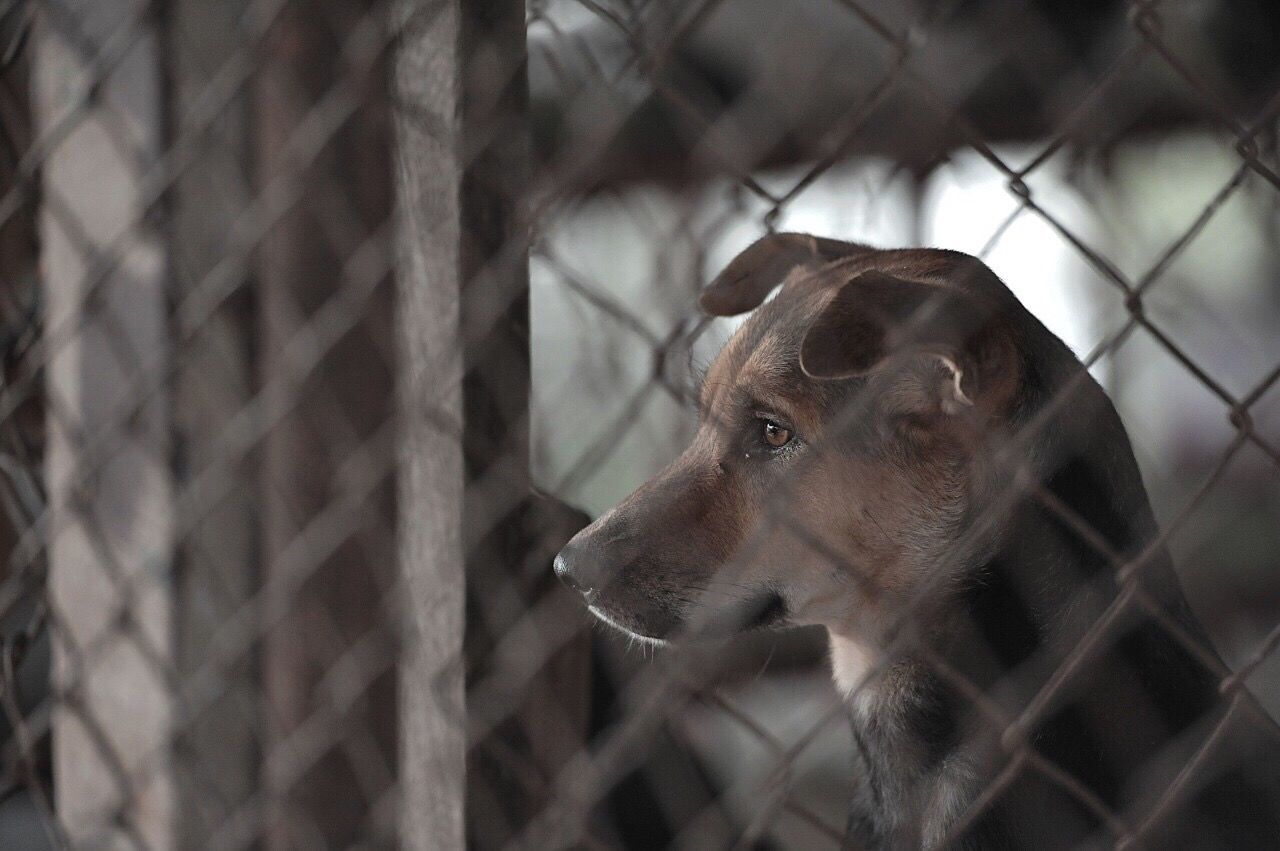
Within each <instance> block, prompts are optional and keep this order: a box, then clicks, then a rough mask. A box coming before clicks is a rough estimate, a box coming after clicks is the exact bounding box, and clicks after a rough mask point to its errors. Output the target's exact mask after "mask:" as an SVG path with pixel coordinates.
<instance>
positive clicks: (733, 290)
mask: <svg viewBox="0 0 1280 851" xmlns="http://www.w3.org/2000/svg"><path fill="white" fill-rule="evenodd" d="M874 250H875V249H872V248H867V247H866V246H863V245H857V244H855V243H852V242H841V241H839V240H835V239H825V238H823V237H819V236H809V235H808V234H803V233H771V234H768V235H767V236H762V237H761V238H760V239H757V240H756V241H755V242H753V243H751V245H750V246H748V247H747V248H746V249H745V250H743V252H742V253H741V254H739V255H738V256H737V257H735V258H733V260H731V261H730V262H729V265H728V266H726V267H725V268H724V271H723V272H721V273H720V274H719V275H716V278H715V280H714V281H712V282H711V283H710V284H709V285H708V286H707V288H706V289H705V290H703V291H702V295H701V297H700V298H699V303H700V304H701V305H702V309H703V310H704V311H706V312H707V313H709V314H710V315H712V316H737V315H738V314H740V313H746V312H747V311H750V310H755V309H756V308H757V307H759V306H760V305H761V303H763V302H764V300H765V297H766V296H767V295H769V293H770V291H771V290H773V288H774V287H776V286H777V285H778V284H780V283H782V282H783V281H784V280H786V277H787V275H788V274H790V273H791V270H793V269H795V268H796V267H797V266H809V267H812V268H815V269H816V268H818V267H819V266H822V265H824V264H826V263H829V262H831V261H832V260H836V259H839V258H841V257H848V256H852V255H854V254H858V253H861V252H871V251H874Z"/></svg>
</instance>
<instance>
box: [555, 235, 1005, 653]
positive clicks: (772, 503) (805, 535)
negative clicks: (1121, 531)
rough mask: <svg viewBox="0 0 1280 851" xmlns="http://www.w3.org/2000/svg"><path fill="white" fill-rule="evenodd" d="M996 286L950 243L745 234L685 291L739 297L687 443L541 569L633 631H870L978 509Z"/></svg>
mask: <svg viewBox="0 0 1280 851" xmlns="http://www.w3.org/2000/svg"><path fill="white" fill-rule="evenodd" d="M779 284H781V285H782V289H781V290H780V292H779V293H778V295H777V296H776V297H775V298H774V299H772V300H769V301H767V302H766V297H767V296H768V294H769V293H770V292H771V291H772V290H773V289H774V288H776V287H777V286H778V285H779ZM1007 295H1008V293H1007V290H1005V289H1004V287H1003V285H1002V284H1000V283H999V281H998V280H996V279H995V277H994V275H992V273H991V272H990V271H989V270H988V269H987V268H986V266H984V265H983V264H982V263H980V262H979V261H977V260H975V259H974V258H971V257H968V256H966V255H962V254H957V253H954V252H947V251H933V250H907V251H877V250H874V249H870V248H865V247H862V246H857V245H852V244H848V243H841V242H835V241H832V240H825V239H817V238H814V237H809V236H802V235H798V234H774V235H771V236H767V237H765V238H763V239H761V240H760V241H758V242H757V243H755V244H754V245H752V246H751V247H750V248H748V249H747V250H746V251H744V252H743V253H742V254H741V255H739V256H738V257H737V258H736V259H735V260H734V261H733V262H732V263H731V264H730V265H729V266H728V267H727V268H726V269H725V270H724V272H722V273H721V274H720V275H719V276H718V277H717V278H716V280H715V281H713V282H712V284H711V285H710V286H709V287H708V289H707V290H706V291H705V292H704V293H703V296H702V306H703V308H704V309H705V310H706V311H707V312H708V313H711V314H713V315H717V316H730V315H736V314H741V313H746V312H748V311H752V310H754V311H755V312H754V314H753V315H752V316H751V317H750V318H749V319H748V320H747V321H746V322H745V323H744V324H743V325H742V326H741V327H740V328H739V330H738V331H737V332H736V333H735V334H734V335H733V337H732V338H731V339H730V340H729V342H728V343H727V344H726V345H725V347H724V349H723V350H722V351H721V352H720V354H719V356H718V357H717V358H716V359H715V361H714V363H713V364H712V365H711V367H710V369H709V370H708V372H707V375H706V379H705V381H704V383H703V386H702V388H701V391H700V398H699V427H698V430H697V433H696V436H695V437H694V439H693V442H692V444H691V445H690V446H689V447H688V448H687V449H686V450H685V451H684V452H683V454H681V455H680V457H679V458H677V459H676V460H675V461H674V462H673V463H672V464H671V465H670V466H669V467H667V468H666V469H665V470H663V471H662V472H661V473H659V474H658V475H657V476H656V477H655V478H653V479H652V480H651V481H649V482H647V483H645V484H644V485H643V486H641V487H640V488H639V489H638V490H637V491H636V492H635V493H633V494H631V496H629V497H627V498H626V499H625V500H623V502H622V503H621V504H620V505H618V506H617V507H616V508H614V509H613V510H612V511H610V512H608V513H607V514H605V515H604V516H602V517H600V518H599V519H598V520H597V521H596V522H595V523H593V524H591V525H590V526H589V527H587V528H586V529H584V530H582V531H581V532H580V533H578V535H577V536H575V537H574V538H573V540H572V541H570V543H569V544H568V545H567V546H566V547H565V549H564V550H563V551H562V552H561V553H560V555H559V557H558V558H557V559H556V572H557V574H559V576H560V577H561V578H562V579H563V580H564V581H565V582H566V583H568V584H569V585H570V586H571V587H572V588H574V589H575V590H577V591H578V592H579V593H581V594H582V595H583V597H584V598H585V599H586V602H587V604H588V605H589V607H590V608H591V611H592V612H593V613H594V614H596V615H597V616H598V617H600V618H601V619H602V620H605V621H607V622H608V623H610V624H612V625H613V626H616V627H619V628H621V629H623V630H625V631H627V632H630V633H632V634H634V635H637V636H639V637H643V638H649V639H666V638H670V637H671V636H673V635H675V634H679V633H682V632H685V631H701V630H704V629H711V630H715V631H720V632H723V631H724V630H726V629H728V630H733V629H740V628H744V627H753V626H769V625H781V624H813V623H818V624H824V625H826V626H828V627H830V628H831V629H832V630H833V631H838V632H840V633H841V634H851V633H852V634H858V633H870V632H874V630H875V629H876V628H877V625H878V624H879V623H881V622H882V621H883V618H884V616H885V615H886V614H887V613H888V611H889V610H890V609H891V607H892V601H893V600H895V599H898V598H901V597H902V596H903V595H905V594H907V593H909V591H910V589H911V588H912V587H913V586H914V585H915V584H917V583H918V582H920V581H921V580H922V578H924V577H923V576H922V572H924V571H928V570H931V569H936V565H938V564H939V563H941V559H940V558H939V555H940V553H942V552H943V551H944V550H945V549H946V548H947V547H948V546H949V545H951V543H952V542H954V541H955V540H956V539H957V537H958V536H959V534H960V532H961V531H963V529H964V527H965V526H966V524H967V523H968V522H969V520H970V518H971V517H972V516H973V515H974V514H975V513H976V512H977V511H978V509H980V508H981V507H982V501H983V499H984V493H985V492H986V491H987V488H988V480H989V479H990V478H991V471H990V470H989V469H988V468H987V465H986V464H985V462H984V455H985V454H986V453H985V452H984V446H986V445H987V437H988V436H989V435H990V434H992V433H993V432H995V431H998V430H999V429H1000V428H1001V427H1002V426H1003V424H1005V423H1006V422H1007V420H1008V418H1009V416H1010V412H1011V410H1012V408H1013V406H1014V405H1015V401H1016V396H1017V390H1018V387H1019V375H1020V372H1021V370H1022V365H1021V362H1020V359H1019V356H1018V346H1017V345H1016V342H1015V338H1014V336H1013V334H1012V333H1011V331H1010V327H1009V324H1008V322H1007V316H1006V312H1007V310H1008V303H1007V300H1006V298H1005V297H1006V296H1007ZM1010 298H1011V297H1010ZM868 637H869V636H868Z"/></svg>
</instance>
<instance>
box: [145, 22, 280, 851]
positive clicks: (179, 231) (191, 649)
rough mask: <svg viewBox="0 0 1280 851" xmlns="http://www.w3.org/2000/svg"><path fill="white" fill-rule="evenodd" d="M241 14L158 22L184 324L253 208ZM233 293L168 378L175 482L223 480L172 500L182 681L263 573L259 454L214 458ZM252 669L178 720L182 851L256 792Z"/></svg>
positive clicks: (233, 666)
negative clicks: (212, 490)
mask: <svg viewBox="0 0 1280 851" xmlns="http://www.w3.org/2000/svg"><path fill="white" fill-rule="evenodd" d="M246 6H248V0H221V2H218V3H209V2H206V0H170V2H169V3H168V6H167V13H166V14H165V16H164V18H163V21H164V27H165V30H164V34H165V39H164V49H163V54H164V58H165V68H166V72H167V75H168V79H169V86H168V87H167V89H166V96H167V98H168V103H169V110H168V113H169V117H168V124H169V127H170V129H171V133H172V136H173V139H172V140H171V141H172V142H173V143H176V144H181V145H182V146H183V147H184V149H185V150H187V151H188V152H189V154H188V156H189V157H190V162H189V164H188V165H187V167H186V168H185V169H184V170H183V171H182V172H181V173H180V174H179V175H178V177H177V180H176V181H175V182H174V184H173V186H172V187H171V188H170V190H169V192H168V197H167V202H168V203H167V205H166V206H165V211H166V213H167V215H168V234H169V246H170V257H171V268H172V272H173V274H172V293H173V303H174V304H175V305H178V308H177V313H178V314H179V315H180V316H181V315H183V313H184V311H183V308H182V305H184V304H187V303H189V300H197V299H199V298H200V295H201V293H202V288H206V287H207V282H208V281H209V279H210V277H211V276H212V275H215V274H216V272H215V270H217V269H219V267H220V265H221V264H225V263H226V262H227V261H228V255H229V254H230V253H231V252H233V251H236V250H239V249H237V248H235V247H234V246H235V240H234V238H233V236H232V235H233V233H234V231H235V226H236V221H237V219H238V218H239V217H240V216H241V215H243V213H244V211H245V210H246V209H248V208H249V207H250V204H251V203H252V187H251V185H250V176H251V169H250V158H249V154H250V138H249V129H250V122H249V115H248V95H247V93H246V92H245V91H244V90H243V89H239V90H237V91H236V92H235V93H234V94H233V95H231V96H230V97H229V99H228V102H227V103H225V104H219V108H218V109H216V110H213V109H211V108H210V107H209V106H208V103H209V101H210V96H209V92H210V91H211V90H213V91H217V90H218V89H217V83H216V79H217V75H218V74H219V73H221V71H222V69H223V68H224V67H226V66H227V64H228V63H234V62H235V61H236V54H237V52H238V51H240V50H242V49H243V47H244V33H243V31H242V30H241V28H240V26H239V20H240V17H241V16H242V15H243V13H244V11H245V8H246ZM236 283H237V284H238V286H237V288H236V289H235V291H234V292H233V293H231V295H230V296H229V297H228V298H226V299H225V300H223V301H221V302H220V303H219V304H218V306H217V307H216V308H215V309H213V310H211V312H210V313H209V314H208V315H207V316H204V317H203V318H202V319H201V320H200V322H199V325H198V327H195V328H184V327H183V325H184V321H183V320H182V319H179V320H178V321H177V322H175V328H174V331H175V333H176V334H178V335H179V337H180V339H179V340H178V341H177V343H176V345H175V351H174V353H173V358H174V370H173V377H172V406H173V419H174V431H175V434H174V437H175V446H174V466H175V475H176V477H177V483H178V486H179V488H180V489H181V488H184V487H185V486H187V485H188V484H190V483H191V482H192V481H193V479H195V478H196V477H199V476H201V475H203V474H204V473H205V472H206V471H207V470H208V469H209V468H210V467H216V468H218V469H219V470H220V471H221V477H222V479H223V482H224V487H223V489H222V493H220V494H219V495H218V496H217V498H216V499H213V500H210V501H208V502H207V503H206V502H197V501H192V500H189V499H187V500H181V501H180V502H179V504H178V510H179V514H178V516H177V518H176V520H177V523H178V527H179V529H180V530H182V531H181V535H180V536H179V539H178V541H177V551H176V553H175V558H176V569H175V571H174V574H175V578H174V593H175V595H176V602H177V605H178V617H177V621H176V624H175V635H174V641H175V645H176V646H175V649H174V653H175V655H176V658H177V664H178V675H179V679H180V680H181V682H182V683H183V684H184V685H186V684H187V683H189V682H190V678H191V677H192V676H195V675H198V673H199V672H200V671H201V670H202V668H203V667H204V666H206V665H207V664H208V663H209V660H210V655H211V654H213V653H216V652H218V651H217V644H216V641H215V640H214V638H215V636H216V635H217V634H218V633H219V631H220V630H221V629H223V628H224V626H225V624H226V623H227V622H228V621H229V620H230V619H231V618H233V617H234V616H235V615H236V613H237V612H238V611H239V610H240V609H241V608H242V607H244V606H246V605H248V604H249V601H250V598H251V595H252V594H253V592H254V591H255V590H256V588H257V583H258V579H259V578H260V571H261V558H260V552H259V541H260V538H259V534H258V529H259V527H258V523H259V518H260V517H261V505H262V500H261V495H260V493H259V491H258V482H257V477H256V475H255V472H254V471H255V470H256V468H257V465H256V464H255V463H254V461H255V460H256V456H255V455H253V453H250V457H248V458H239V457H237V458H227V457H224V456H223V453H224V451H225V450H223V449H221V448H220V445H221V441H222V438H223V436H224V433H225V431H226V429H227V427H228V425H229V424H231V423H233V422H234V421H235V420H236V418H237V417H239V416H240V415H241V413H242V411H243V410H244V408H245V406H246V405H247V404H249V403H250V400H251V399H252V397H253V393H254V384H255V375H254V361H253V354H254V352H255V350H256V344H255V340H254V337H255V333H256V326H255V322H254V311H255V306H256V305H255V298H254V288H253V285H252V284H253V281H252V280H251V279H248V280H238V281H236ZM257 661H258V660H257V658H256V656H255V654H253V653H251V652H250V653H245V654H242V655H241V656H240V657H239V658H237V659H234V660H231V662H230V663H229V664H227V665H225V666H223V670H222V671H221V672H220V680H221V690H220V693H219V694H217V695H216V696H215V697H214V698H213V699H212V700H211V702H210V703H209V705H207V706H201V707H200V711H198V712H196V713H193V714H192V715H191V716H185V715H180V717H179V719H178V723H179V725H180V729H179V730H178V731H177V734H178V743H179V747H177V748H175V753H174V754H173V759H174V760H175V762H176V766H175V768H176V770H175V772H174V774H175V781H176V782H177V783H178V790H177V792H178V801H179V807H180V810H181V812H182V813H183V814H184V816H183V818H182V820H181V822H180V824H179V825H178V830H179V835H178V845H179V847H184V848H203V847H206V846H207V845H208V844H209V841H210V838H211V837H212V836H213V835H214V834H215V833H216V832H217V831H218V830H219V829H221V828H222V827H223V826H224V824H225V821H226V819H227V818H228V816H230V815H231V814H232V813H234V812H235V811H236V810H237V808H238V807H240V806H242V805H243V804H244V802H245V801H247V800H249V799H250V796H251V795H253V793H254V792H255V791H256V789H257V782H258V775H259V761H258V756H259V753H258V743H259V742H260V741H261V737H262V735H263V731H262V729H261V727H262V724H261V719H262V712H261V711H260V702H259V684H258V681H257V676H258V664H257ZM181 708H182V707H179V709H180V710H181Z"/></svg>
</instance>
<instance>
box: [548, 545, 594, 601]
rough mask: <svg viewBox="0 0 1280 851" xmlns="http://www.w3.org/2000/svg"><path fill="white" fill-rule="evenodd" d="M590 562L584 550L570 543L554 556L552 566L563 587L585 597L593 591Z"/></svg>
mask: <svg viewBox="0 0 1280 851" xmlns="http://www.w3.org/2000/svg"><path fill="white" fill-rule="evenodd" d="M590 561H591V559H590V556H589V555H588V554H587V553H586V552H585V548H584V547H582V546H581V545H580V544H576V543H575V542H573V541H570V542H569V543H568V544H566V545H565V547H564V549H563V550H561V551H560V554H559V555H557V556H556V560H555V564H554V569H555V572H556V576H557V577H558V578H559V579H560V581H561V582H563V583H564V584H565V585H568V586H569V587H570V588H572V589H573V590H574V591H577V592H578V593H579V594H582V595H583V596H586V595H587V594H589V593H591V592H592V591H594V590H595V583H594V582H593V581H592V579H591V574H592V573H594V571H593V569H592V566H591V564H590ZM544 564H545V562H544Z"/></svg>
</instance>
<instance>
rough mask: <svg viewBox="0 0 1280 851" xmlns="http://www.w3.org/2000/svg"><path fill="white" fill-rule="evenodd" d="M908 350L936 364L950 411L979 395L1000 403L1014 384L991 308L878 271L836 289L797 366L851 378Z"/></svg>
mask: <svg viewBox="0 0 1280 851" xmlns="http://www.w3.org/2000/svg"><path fill="white" fill-rule="evenodd" d="M905 354H911V355H923V356H926V357H927V358H929V359H930V360H931V361H933V362H934V363H933V364H932V366H933V367H935V368H936V369H937V370H939V371H940V373H941V374H942V376H943V377H944V379H945V380H944V382H943V384H942V386H940V387H939V390H940V392H941V394H942V397H943V398H942V399H941V402H942V407H943V409H944V410H947V411H948V412H954V411H955V410H958V409H959V408H960V407H963V406H967V405H971V404H973V401H974V400H975V399H978V398H979V396H980V394H981V396H983V397H984V398H985V399H986V400H987V401H989V402H991V403H993V404H997V405H999V404H1002V403H1003V402H1004V401H1007V398H1008V396H1009V395H1010V391H1011V390H1012V388H1013V387H1014V386H1016V383H1017V372H1018V367H1017V359H1016V357H1015V352H1014V349H1013V342H1012V340H1011V338H1010V337H1009V335H1008V334H1007V333H1006V332H1005V330H1004V327H1003V325H1002V324H1001V322H1000V320H999V317H998V316H997V315H996V313H995V311H994V310H993V309H989V308H987V307H986V305H984V304H982V303H981V302H979V301H978V300H977V299H975V298H974V297H973V296H970V295H968V294H966V293H964V292H962V291H960V290H958V289H955V288H952V287H948V286H943V285H931V284H922V283H919V282H917V281H908V280H904V279H902V278H895V277H893V276H892V275H886V274H884V273H883V272H864V273H863V274H861V275H859V276H857V277H856V278H854V279H853V280H851V281H849V282H848V283H846V284H844V285H843V286H841V287H840V289H838V290H837V291H836V293H835V295H834V296H833V297H832V298H831V300H830V301H829V302H828V303H827V304H826V305H825V306H824V307H823V308H822V310H820V311H819V313H818V315H817V317H815V318H814V320H813V322H812V323H811V324H810V326H809V328H808V329H807V330H806V331H805V335H804V338H803V340H802V341H801V344H800V368H801V370H803V371H804V373H805V374H806V375H808V376H809V377H810V378H817V379H841V378H851V377H854V376H858V375H864V374H866V373H869V372H871V371H873V370H874V369H876V368H877V367H878V366H879V365H880V364H882V363H883V362H884V361H886V360H887V359H888V358H890V357H892V356H897V355H905Z"/></svg>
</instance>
